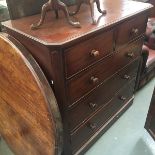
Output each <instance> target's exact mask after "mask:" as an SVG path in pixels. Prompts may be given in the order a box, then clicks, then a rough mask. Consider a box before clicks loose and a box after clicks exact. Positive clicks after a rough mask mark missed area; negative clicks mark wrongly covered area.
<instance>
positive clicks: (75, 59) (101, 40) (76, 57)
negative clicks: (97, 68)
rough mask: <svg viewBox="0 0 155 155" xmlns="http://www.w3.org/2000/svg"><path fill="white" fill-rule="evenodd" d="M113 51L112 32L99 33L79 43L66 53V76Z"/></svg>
mask: <svg viewBox="0 0 155 155" xmlns="http://www.w3.org/2000/svg"><path fill="white" fill-rule="evenodd" d="M112 51H113V30H109V31H106V32H104V33H101V34H99V35H97V36H95V37H93V38H92V39H90V40H87V41H84V42H81V43H80V44H78V45H75V46H73V47H71V48H69V49H67V50H66V51H64V56H65V70H66V76H67V77H70V76H71V75H73V74H75V73H77V72H79V71H80V70H82V69H84V68H86V67H88V66H89V65H91V64H93V63H95V62H96V61H98V60H100V59H102V58H103V57H105V56H106V55H108V54H110V53H111V52H112Z"/></svg>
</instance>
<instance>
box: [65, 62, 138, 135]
mask: <svg viewBox="0 0 155 155" xmlns="http://www.w3.org/2000/svg"><path fill="white" fill-rule="evenodd" d="M139 60H140V59H137V60H135V61H134V62H132V63H131V64H129V65H128V66H127V67H125V68H124V69H122V70H121V71H119V72H118V73H117V74H115V75H114V76H113V77H112V78H111V79H109V80H107V81H106V82H105V83H104V84H102V85H101V86H99V87H98V88H97V90H96V91H93V93H91V94H90V95H88V96H87V97H86V98H85V99H82V100H81V101H80V102H79V103H78V104H77V106H75V107H73V108H72V109H70V110H69V111H68V116H69V118H68V120H69V128H70V131H71V132H72V131H74V130H75V129H76V128H77V127H78V126H79V125H81V124H82V123H84V122H85V121H86V120H87V119H88V117H90V115H93V114H94V113H95V112H96V111H97V110H98V109H100V108H101V107H102V106H106V104H107V103H108V102H109V101H110V100H111V98H112V97H113V96H114V94H115V93H116V92H117V91H119V90H120V88H121V87H122V86H123V85H125V84H126V83H127V82H128V81H129V80H131V79H133V78H135V77H136V74H137V70H138V64H139Z"/></svg>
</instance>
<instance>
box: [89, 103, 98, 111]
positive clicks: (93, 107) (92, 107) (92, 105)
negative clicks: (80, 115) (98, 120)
mask: <svg viewBox="0 0 155 155" xmlns="http://www.w3.org/2000/svg"><path fill="white" fill-rule="evenodd" d="M89 106H90V108H91V109H95V108H96V107H97V104H96V103H92V102H91V103H89Z"/></svg>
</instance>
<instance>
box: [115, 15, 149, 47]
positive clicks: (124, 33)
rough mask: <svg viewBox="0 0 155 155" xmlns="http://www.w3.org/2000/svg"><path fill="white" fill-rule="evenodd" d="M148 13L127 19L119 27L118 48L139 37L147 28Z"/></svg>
mask: <svg viewBox="0 0 155 155" xmlns="http://www.w3.org/2000/svg"><path fill="white" fill-rule="evenodd" d="M146 20H147V15H146V14H142V15H140V16H138V17H135V18H132V19H131V20H129V21H125V22H124V23H122V24H121V25H119V27H118V34H117V41H116V48H118V47H120V46H123V45H125V44H127V43H128V42H130V41H131V40H133V39H135V38H137V37H138V36H140V35H141V34H143V33H145V30H146Z"/></svg>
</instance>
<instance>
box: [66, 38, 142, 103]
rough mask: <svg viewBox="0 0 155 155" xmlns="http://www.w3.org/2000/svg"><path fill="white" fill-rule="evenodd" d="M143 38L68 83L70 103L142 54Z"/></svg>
mask: <svg viewBox="0 0 155 155" xmlns="http://www.w3.org/2000/svg"><path fill="white" fill-rule="evenodd" d="M142 44H143V39H140V40H138V41H136V42H134V43H133V44H131V45H130V46H128V47H127V48H123V49H121V50H120V51H119V52H118V53H114V54H112V55H111V57H109V58H107V59H106V60H105V61H102V62H100V63H98V64H97V65H95V66H93V67H92V68H91V69H90V70H87V71H85V72H83V73H82V74H79V75H78V76H76V77H75V78H73V79H71V80H69V81H68V83H67V89H68V97H69V102H68V103H69V104H70V105H71V104H74V102H76V101H77V100H78V99H80V98H81V97H83V96H84V95H86V94H87V93H89V92H90V91H91V90H93V89H94V88H96V87H97V86H98V85H99V84H100V83H102V82H103V81H104V80H106V79H107V78H109V77H110V76H112V75H113V74H114V73H116V72H117V71H118V70H120V69H121V68H122V67H124V66H125V65H127V64H128V63H129V62H131V61H133V60H134V59H135V58H137V57H138V56H139V55H140V52H141V47H142Z"/></svg>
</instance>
